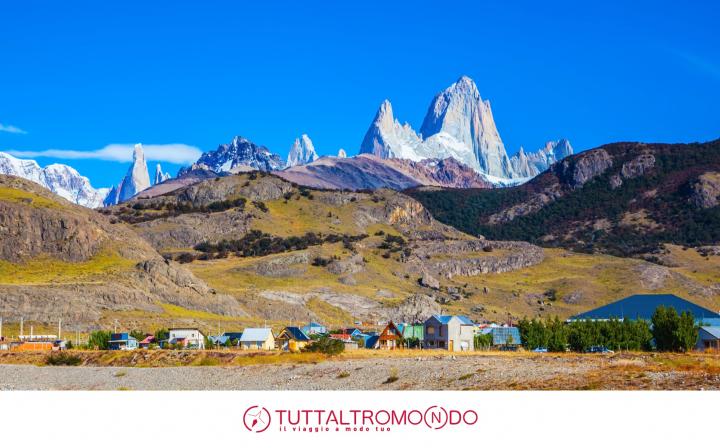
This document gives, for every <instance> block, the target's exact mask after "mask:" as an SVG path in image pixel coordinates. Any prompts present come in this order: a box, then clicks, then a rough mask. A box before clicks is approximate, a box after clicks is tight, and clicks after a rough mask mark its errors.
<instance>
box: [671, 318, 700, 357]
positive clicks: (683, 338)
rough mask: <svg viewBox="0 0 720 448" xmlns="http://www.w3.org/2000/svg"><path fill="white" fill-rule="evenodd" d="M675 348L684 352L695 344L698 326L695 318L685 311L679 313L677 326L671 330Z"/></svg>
mask: <svg viewBox="0 0 720 448" xmlns="http://www.w3.org/2000/svg"><path fill="white" fill-rule="evenodd" d="M673 337H674V339H675V341H674V342H675V350H677V351H681V352H686V351H688V350H690V349H692V348H693V347H694V346H695V343H696V342H697V338H698V327H697V325H695V318H694V317H693V315H692V313H689V312H687V311H685V312H683V313H682V314H681V315H680V318H679V320H678V326H677V328H676V329H675V331H674V332H673Z"/></svg>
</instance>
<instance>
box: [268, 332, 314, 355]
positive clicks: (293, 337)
mask: <svg viewBox="0 0 720 448" xmlns="http://www.w3.org/2000/svg"><path fill="white" fill-rule="evenodd" d="M275 341H276V344H277V347H278V348H279V349H280V350H285V351H289V352H297V351H300V350H302V349H303V348H304V347H305V346H306V345H308V344H309V343H310V341H311V339H310V337H309V336H308V335H306V334H305V333H304V332H303V331H302V330H301V329H300V328H298V327H285V328H284V329H283V331H281V332H280V334H279V335H278V337H277V338H276V339H275Z"/></svg>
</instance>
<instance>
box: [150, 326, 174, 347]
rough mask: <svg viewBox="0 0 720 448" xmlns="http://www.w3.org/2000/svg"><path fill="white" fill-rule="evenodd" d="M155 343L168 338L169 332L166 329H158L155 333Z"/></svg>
mask: <svg viewBox="0 0 720 448" xmlns="http://www.w3.org/2000/svg"><path fill="white" fill-rule="evenodd" d="M154 336H155V342H157V343H158V344H159V343H160V341H165V340H167V339H168V338H169V337H170V332H169V331H168V329H167V328H160V329H159V330H157V331H155V335H154Z"/></svg>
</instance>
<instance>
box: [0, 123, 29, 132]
mask: <svg viewBox="0 0 720 448" xmlns="http://www.w3.org/2000/svg"><path fill="white" fill-rule="evenodd" d="M0 132H9V133H11V134H27V132H26V131H23V130H22V129H20V128H19V127H17V126H13V125H11V124H2V123H0Z"/></svg>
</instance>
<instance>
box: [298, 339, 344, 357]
mask: <svg viewBox="0 0 720 448" xmlns="http://www.w3.org/2000/svg"><path fill="white" fill-rule="evenodd" d="M304 351H306V352H313V353H324V354H326V355H330V356H334V355H339V354H340V353H342V352H343V351H345V343H344V342H342V341H340V340H338V339H333V338H330V337H328V336H323V337H320V338H319V339H316V340H315V341H313V342H311V343H310V344H308V345H306V346H305V349H304Z"/></svg>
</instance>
